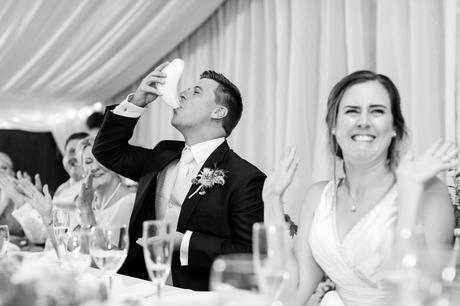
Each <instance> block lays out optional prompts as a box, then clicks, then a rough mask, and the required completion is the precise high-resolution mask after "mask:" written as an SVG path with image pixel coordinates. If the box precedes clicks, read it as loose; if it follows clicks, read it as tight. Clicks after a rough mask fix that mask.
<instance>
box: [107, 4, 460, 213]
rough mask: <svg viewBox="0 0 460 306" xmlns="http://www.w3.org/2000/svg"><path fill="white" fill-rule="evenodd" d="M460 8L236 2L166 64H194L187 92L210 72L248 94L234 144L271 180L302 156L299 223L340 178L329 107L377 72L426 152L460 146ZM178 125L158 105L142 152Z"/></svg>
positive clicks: (143, 135) (143, 133)
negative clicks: (451, 143)
mask: <svg viewBox="0 0 460 306" xmlns="http://www.w3.org/2000/svg"><path fill="white" fill-rule="evenodd" d="M456 5H457V3H456V0H445V1H439V0H423V1H419V0H385V1H375V0H321V1H320V0H291V1H285V0H265V1H263V0H252V1H245V0H234V1H233V0H228V1H226V2H225V3H224V5H223V6H222V7H220V8H219V9H218V10H217V11H216V12H215V13H214V14H213V15H212V17H211V18H210V19H209V20H208V21H206V23H204V24H203V25H202V26H201V27H200V28H199V29H198V30H197V31H196V32H194V33H193V34H192V35H190V36H189V37H188V38H187V39H186V40H184V41H183V42H182V43H181V44H180V45H179V46H177V48H175V49H174V50H173V51H172V52H171V53H169V54H168V55H167V56H166V57H165V59H167V60H171V59H173V58H175V57H180V58H182V59H184V61H185V71H184V75H183V77H182V81H181V84H180V85H181V88H183V87H184V86H186V85H188V84H190V83H191V82H192V81H193V80H196V79H197V78H198V76H199V73H200V72H202V71H203V70H207V69H214V70H216V71H219V72H222V73H224V74H225V75H226V76H228V77H229V78H230V79H231V80H233V81H234V82H235V83H236V84H237V85H238V86H239V87H240V89H241V91H242V94H243V99H244V105H245V106H244V107H245V108H244V111H243V117H242V120H241V122H240V123H239V125H238V126H237V128H236V129H235V131H234V132H233V134H232V136H231V137H230V139H229V141H230V144H231V146H232V147H233V148H234V149H235V151H236V152H238V153H239V154H240V155H242V156H243V157H245V158H246V159H248V160H249V161H251V162H252V163H254V164H256V165H257V166H258V167H259V168H261V169H262V170H263V171H265V172H267V173H268V172H270V169H271V168H272V166H273V165H274V164H275V162H276V161H277V160H278V159H279V158H280V157H281V156H282V155H283V152H284V149H285V147H286V146H289V145H290V146H295V147H297V151H298V155H299V157H300V159H301V164H300V165H299V170H298V173H297V176H296V179H295V181H294V183H293V186H292V187H291V189H290V191H289V192H288V195H287V202H288V210H290V211H291V213H292V214H293V216H294V218H295V219H297V212H298V208H299V207H300V205H301V203H302V201H303V198H304V195H305V190H306V188H307V186H308V185H310V184H311V183H312V182H314V181H316V180H319V179H329V178H330V177H331V160H332V159H331V156H330V154H329V153H328V152H329V150H328V148H327V145H326V139H327V138H326V134H325V123H324V118H325V110H326V100H327V96H328V94H329V91H330V90H331V88H332V86H333V85H334V84H335V83H336V82H337V81H339V79H340V78H342V77H343V76H345V75H346V74H348V73H351V72H353V71H355V70H358V69H372V70H376V71H377V72H379V73H383V74H386V75H388V76H389V77H390V78H392V79H393V81H394V82H395V83H396V85H397V87H398V88H399V90H400V93H401V96H402V108H403V112H404V115H405V118H406V120H407V123H408V126H409V129H410V131H411V134H412V143H413V148H414V149H415V151H416V152H420V151H421V150H424V149H426V147H427V146H428V145H429V144H430V143H432V142H433V141H434V140H435V139H437V138H440V137H441V138H446V137H447V138H449V139H451V140H456V141H457V143H459V142H458V140H459V132H458V127H459V125H458V122H459V121H458V120H459V119H458V111H459V105H458V104H459V94H458V91H460V90H459V87H458V82H459V71H460V70H459V51H460V48H459V40H458V37H459V36H458V32H460V31H459V23H458V13H455V11H456ZM452 12H454V13H452ZM452 31H454V32H452ZM455 31H456V32H457V34H456V33H455ZM452 40H454V42H452ZM455 40H456V41H457V42H455ZM451 65H453V67H455V68H452V67H451ZM452 70H453V71H452ZM447 80H448V81H449V84H450V85H449V86H447V85H446V84H447V83H446V81H447ZM133 88H135V85H133V86H132V87H131V88H130V90H132V89H133ZM456 88H457V89H456ZM456 90H457V94H456ZM127 91H129V90H127ZM127 91H126V92H123V93H121V94H120V95H119V96H117V97H116V98H115V99H114V101H113V102H119V101H120V100H121V99H123V98H124V96H125V94H126V93H127ZM170 117H171V111H170V109H169V108H168V107H167V106H166V105H164V104H162V103H154V104H153V105H151V106H150V109H149V111H148V112H147V113H145V115H144V116H143V118H142V120H141V123H139V126H138V129H137V131H136V134H135V137H134V138H133V140H132V142H133V143H136V144H140V145H143V146H146V147H152V146H153V145H154V144H155V143H157V142H158V141H159V140H161V139H165V138H176V139H180V135H179V134H178V133H177V132H176V131H175V130H174V129H173V128H172V127H171V126H170V124H169V120H170Z"/></svg>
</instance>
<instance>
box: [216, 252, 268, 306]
mask: <svg viewBox="0 0 460 306" xmlns="http://www.w3.org/2000/svg"><path fill="white" fill-rule="evenodd" d="M252 257H253V256H252V254H250V253H240V254H239V253H236V254H226V255H220V256H218V257H217V258H216V259H214V262H213V264H212V266H211V276H210V281H209V285H210V287H211V290H213V291H216V292H217V293H218V296H219V301H220V304H221V305H225V306H232V305H235V306H236V305H268V303H267V302H268V301H267V300H266V299H265V298H264V296H260V295H259V294H258V286H257V276H256V273H255V271H254V264H253V260H252Z"/></svg>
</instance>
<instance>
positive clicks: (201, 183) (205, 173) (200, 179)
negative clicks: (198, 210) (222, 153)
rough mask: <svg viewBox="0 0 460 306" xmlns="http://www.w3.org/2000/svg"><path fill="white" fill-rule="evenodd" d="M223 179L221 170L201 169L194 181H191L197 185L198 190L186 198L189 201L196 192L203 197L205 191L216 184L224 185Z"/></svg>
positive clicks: (223, 172) (223, 174)
mask: <svg viewBox="0 0 460 306" xmlns="http://www.w3.org/2000/svg"><path fill="white" fill-rule="evenodd" d="M225 177H226V175H225V171H224V170H222V169H217V168H214V169H211V168H203V170H201V172H200V173H198V175H197V176H196V177H195V178H194V179H192V184H193V185H198V188H197V189H196V190H195V192H194V193H192V194H191V195H190V196H189V197H188V198H189V199H190V198H191V197H193V196H194V195H195V194H196V193H197V192H198V193H199V194H200V195H205V194H206V189H209V188H211V187H212V186H214V185H216V184H218V185H224V184H225Z"/></svg>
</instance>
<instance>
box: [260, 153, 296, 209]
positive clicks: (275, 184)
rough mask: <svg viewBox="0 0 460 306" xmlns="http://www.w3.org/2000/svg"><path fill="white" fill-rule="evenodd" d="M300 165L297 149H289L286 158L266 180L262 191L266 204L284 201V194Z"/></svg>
mask: <svg viewBox="0 0 460 306" xmlns="http://www.w3.org/2000/svg"><path fill="white" fill-rule="evenodd" d="M298 164H299V160H298V159H296V150H295V148H288V149H287V150H286V154H285V157H284V158H283V159H282V160H281V161H280V162H279V163H278V165H277V166H276V168H275V170H274V171H273V172H272V173H271V174H270V175H269V176H268V177H267V179H266V180H265V183H264V188H263V191H262V198H263V200H264V202H269V201H271V200H278V201H281V202H282V201H283V196H284V193H285V191H286V189H287V188H288V187H289V185H290V184H291V182H292V179H293V178H294V175H295V173H296V170H297V166H298Z"/></svg>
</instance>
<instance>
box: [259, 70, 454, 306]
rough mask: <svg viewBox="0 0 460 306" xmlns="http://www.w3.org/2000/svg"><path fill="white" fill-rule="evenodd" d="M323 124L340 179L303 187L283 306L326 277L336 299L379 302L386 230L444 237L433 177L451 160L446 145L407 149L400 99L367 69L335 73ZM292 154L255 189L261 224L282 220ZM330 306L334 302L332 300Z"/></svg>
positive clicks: (439, 191) (304, 297) (447, 228)
mask: <svg viewBox="0 0 460 306" xmlns="http://www.w3.org/2000/svg"><path fill="white" fill-rule="evenodd" d="M327 110H328V111H327V117H326V122H327V125H328V133H329V143H330V147H331V150H332V153H333V154H334V155H335V156H336V157H337V158H339V159H341V160H342V161H343V170H344V173H345V175H344V177H343V178H338V179H337V178H334V180H332V181H329V182H326V181H324V182H318V183H315V184H313V185H312V186H311V187H310V188H308V191H307V195H306V200H305V203H304V205H303V207H302V208H301V215H300V219H299V220H300V221H299V223H300V224H299V230H298V237H297V238H296V241H295V245H294V248H293V252H292V256H291V260H290V262H289V271H290V275H291V277H290V279H289V281H288V284H287V286H286V287H287V289H286V290H285V291H286V292H284V294H283V296H285V297H286V298H285V300H286V301H285V302H286V303H285V304H286V305H304V304H305V303H306V302H307V301H308V299H309V298H310V296H311V295H312V294H313V293H314V291H315V289H316V288H317V285H318V283H319V282H320V281H321V279H322V278H323V277H324V276H325V275H327V277H328V278H329V279H330V280H332V282H333V283H334V284H335V290H336V293H337V295H338V298H339V299H340V300H341V302H340V303H342V305H343V304H345V305H386V303H387V298H388V294H387V292H386V291H385V289H384V287H383V270H382V264H383V261H384V255H385V254H388V251H389V250H388V249H389V248H392V245H391V246H389V244H388V243H387V242H388V240H387V239H388V233H391V236H393V237H394V235H395V234H397V233H401V232H409V233H411V231H412V230H413V229H414V228H415V226H416V225H419V224H421V225H423V227H424V229H425V231H424V242H425V245H426V248H427V249H428V250H433V249H436V248H439V247H441V246H442V245H448V244H449V243H451V241H452V230H453V228H454V214H453V210H452V206H451V204H450V201H449V196H448V193H447V188H446V187H445V185H444V184H443V183H442V182H441V181H440V180H439V179H437V178H436V175H437V174H438V173H439V172H440V171H443V170H447V169H449V168H453V167H455V166H457V165H458V164H459V160H458V159H456V156H457V154H458V152H459V150H458V149H457V148H456V147H455V145H453V144H452V143H442V142H441V141H438V142H436V143H435V144H434V145H433V146H432V147H431V148H430V149H429V150H428V151H427V152H426V153H425V154H423V155H422V156H420V157H419V158H414V157H413V156H412V155H410V154H408V155H407V156H406V157H405V158H404V159H403V160H402V161H401V162H400V163H399V165H398V153H399V148H400V146H401V143H402V142H403V140H404V139H405V138H406V134H407V132H406V127H405V123H404V118H403V116H402V113H401V109H400V97H399V93H398V90H397V89H396V87H395V85H394V84H393V82H392V81H391V80H390V79H389V78H387V77H386V76H384V75H380V74H375V73H373V72H371V71H357V72H354V73H352V74H350V75H348V76H346V77H344V78H343V79H342V80H341V81H340V82H339V83H337V84H336V85H335V87H334V88H333V89H332V92H331V93H330V95H329V99H328V104H327ZM297 163H298V160H296V157H295V151H294V150H290V151H289V153H288V154H287V156H286V157H285V159H284V160H282V161H281V162H280V164H279V165H278V167H277V168H276V170H275V171H274V173H272V174H271V175H270V176H269V177H268V178H267V180H266V182H265V185H264V190H263V198H264V202H265V205H266V206H265V222H267V223H270V222H272V223H282V222H284V217H283V210H282V197H283V193H284V192H285V190H286V188H287V187H288V186H289V184H290V183H291V180H292V178H293V176H294V173H295V170H296V167H297ZM336 305H338V304H336Z"/></svg>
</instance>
